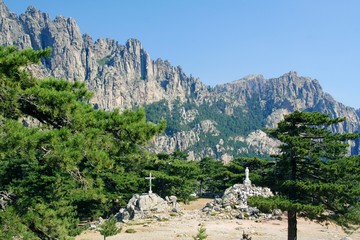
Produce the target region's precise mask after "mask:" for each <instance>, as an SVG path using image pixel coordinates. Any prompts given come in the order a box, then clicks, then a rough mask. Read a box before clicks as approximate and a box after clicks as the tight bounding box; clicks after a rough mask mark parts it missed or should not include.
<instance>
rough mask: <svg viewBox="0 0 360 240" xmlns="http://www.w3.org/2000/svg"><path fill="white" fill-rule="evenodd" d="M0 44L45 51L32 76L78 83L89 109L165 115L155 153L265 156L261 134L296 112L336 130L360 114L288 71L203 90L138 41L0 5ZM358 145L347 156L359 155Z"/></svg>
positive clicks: (355, 122)
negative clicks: (323, 118)
mask: <svg viewBox="0 0 360 240" xmlns="http://www.w3.org/2000/svg"><path fill="white" fill-rule="evenodd" d="M0 31H1V33H0V44H1V45H17V46H19V47H20V48H29V47H31V48H34V49H43V48H46V47H51V48H52V49H53V53H52V56H51V58H49V59H46V60H44V62H43V63H42V66H40V67H37V66H33V67H32V71H33V72H34V74H35V75H36V76H38V77H45V76H54V77H56V78H63V79H67V80H69V81H75V80H79V81H84V82H85V83H86V84H87V86H88V88H89V89H90V90H91V91H93V92H94V93H95V94H94V98H93V99H92V104H93V105H94V107H96V108H102V109H108V110H111V109H114V108H120V109H128V108H134V107H138V106H146V109H147V111H148V113H149V114H148V116H149V120H151V121H157V120H159V118H161V117H163V118H165V119H167V120H168V124H169V128H168V130H167V132H166V134H165V135H163V136H159V137H158V138H156V139H155V140H154V142H153V145H152V148H153V149H154V151H174V150H175V149H180V150H182V151H187V152H188V153H189V156H190V158H193V159H195V158H200V157H203V156H205V155H212V156H215V157H218V158H221V159H222V160H223V161H225V162H226V161H230V160H231V159H232V158H233V157H234V156H238V155H267V154H269V153H273V152H274V151H276V144H277V143H276V142H274V141H273V140H271V139H269V138H267V137H266V135H265V134H264V133H263V132H262V131H261V130H260V129H262V128H264V127H275V126H276V123H277V122H278V121H279V120H281V118H282V116H283V115H284V114H287V113H289V112H291V111H293V110H295V109H300V110H306V111H320V112H324V113H328V114H330V115H331V116H332V117H346V118H347V121H346V123H344V124H342V125H340V126H337V127H336V128H334V129H333V130H334V131H339V132H354V131H357V130H358V128H359V123H360V120H359V116H358V114H357V112H356V111H355V110H354V109H353V108H350V107H346V106H344V105H343V104H341V103H338V102H337V101H335V100H334V99H333V98H332V97H331V96H330V95H329V94H327V93H324V92H323V91H322V89H321V86H320V85H319V83H318V82H317V81H316V80H313V79H311V78H307V77H301V76H298V75H297V74H296V72H289V73H287V74H284V75H283V76H280V77H279V78H273V79H264V77H263V76H261V75H252V76H248V77H246V78H243V79H240V80H237V81H234V82H231V83H227V84H223V85H219V86H216V87H214V88H210V87H207V86H205V85H204V84H203V83H202V82H201V81H200V80H198V79H195V78H193V77H192V76H187V75H186V74H185V73H184V72H183V70H182V69H181V67H174V66H172V65H171V64H170V63H169V62H168V61H163V60H161V59H157V60H152V59H151V58H150V56H149V54H148V53H147V52H146V51H145V49H144V48H143V47H142V45H141V43H140V42H139V41H138V40H136V39H129V40H128V41H127V42H126V43H125V45H120V44H119V43H118V42H116V41H115V40H111V39H99V40H96V41H93V39H92V38H91V37H90V36H89V35H87V34H84V35H82V34H81V32H80V30H79V27H78V26H77V24H76V22H75V20H74V19H72V18H64V17H56V18H55V19H54V20H52V19H50V18H49V15H48V14H46V13H42V12H40V11H38V10H37V9H35V8H33V7H29V8H28V9H27V11H26V12H25V13H24V14H21V15H20V16H17V15H16V14H13V13H11V12H10V11H9V9H8V8H7V7H6V6H5V4H4V3H3V2H2V0H0ZM357 148H358V147H357V146H355V147H354V148H353V153H357Z"/></svg>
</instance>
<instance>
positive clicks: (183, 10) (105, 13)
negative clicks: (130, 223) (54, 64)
mask: <svg viewBox="0 0 360 240" xmlns="http://www.w3.org/2000/svg"><path fill="white" fill-rule="evenodd" d="M3 1H4V2H5V4H6V5H7V6H8V7H9V8H10V10H11V11H12V12H15V13H17V14H20V13H23V12H25V10H26V8H27V6H29V5H33V6H34V7H36V8H37V9H39V10H41V11H43V12H46V13H49V15H50V17H51V18H52V19H53V18H55V16H57V15H62V16H65V17H72V18H74V19H75V20H76V22H77V23H78V25H79V27H80V30H81V32H82V33H88V34H90V35H91V36H92V37H93V39H94V40H96V39H98V38H112V39H116V40H118V41H119V43H120V44H124V43H125V42H126V40H127V39H128V38H137V39H139V40H140V41H141V42H142V45H143V47H144V48H145V49H146V50H147V52H148V53H149V54H150V56H151V58H152V59H156V58H162V59H164V60H165V59H167V60H169V61H170V62H171V63H172V64H173V65H175V66H178V65H180V66H182V68H183V70H184V71H185V72H186V73H187V75H190V74H192V75H193V76H195V77H199V78H200V79H201V81H202V82H204V83H205V84H207V85H211V86H214V85H216V84H220V83H226V82H231V81H233V80H237V79H239V78H242V77H245V76H246V75H249V74H263V75H264V76H265V77H266V78H272V77H278V76H281V75H282V74H284V73H287V72H289V71H291V70H293V71H297V72H298V74H299V75H302V76H308V77H311V78H315V79H317V80H318V81H319V82H320V84H321V85H322V87H323V90H324V91H326V92H328V93H330V94H331V95H332V96H333V97H334V98H335V99H336V100H337V101H340V102H342V103H344V104H345V105H348V106H352V107H355V108H360V91H359V90H360V77H359V76H360V75H359V70H360V1H359V0H101V1H100V0H3Z"/></svg>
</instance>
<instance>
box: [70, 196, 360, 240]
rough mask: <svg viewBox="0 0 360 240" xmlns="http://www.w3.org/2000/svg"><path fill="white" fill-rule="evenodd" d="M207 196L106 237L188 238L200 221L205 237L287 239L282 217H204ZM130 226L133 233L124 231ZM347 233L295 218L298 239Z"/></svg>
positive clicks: (81, 239) (84, 237) (90, 236)
mask: <svg viewBox="0 0 360 240" xmlns="http://www.w3.org/2000/svg"><path fill="white" fill-rule="evenodd" d="M210 201H212V200H211V199H199V200H198V201H195V202H192V203H191V204H190V205H181V209H182V212H183V214H182V215H181V216H168V217H166V218H164V216H161V215H159V218H158V219H143V220H136V221H130V222H129V223H127V224H124V225H123V228H122V231H121V233H120V234H118V235H116V236H112V237H108V238H107V239H108V240H115V239H121V240H142V239H144V240H145V239H146V240H165V239H166V240H169V239H170V240H172V239H175V240H176V239H178V240H191V239H193V238H192V237H193V236H195V235H196V234H197V231H198V228H199V225H200V224H203V225H204V226H205V228H206V233H207V234H208V238H207V239H208V240H215V239H216V240H218V239H222V240H240V239H241V236H242V233H243V232H244V231H245V232H246V233H249V234H250V236H251V237H252V240H265V239H266V240H279V239H284V240H285V239H286V238H287V221H286V216H284V217H283V219H282V220H269V221H261V222H257V221H253V220H239V219H235V218H233V219H219V218H218V217H215V216H206V215H205V214H203V213H202V212H201V209H202V208H203V207H204V206H205V204H206V203H207V202H210ZM128 229H133V230H135V231H136V232H135V233H126V230H128ZM346 236H348V235H347V234H346V233H344V232H343V231H342V229H341V228H340V227H337V226H335V225H333V224H329V225H327V226H324V225H320V224H318V223H315V222H312V221H307V220H304V219H299V220H298V238H299V239H300V240H314V239H316V240H340V239H342V238H344V237H346ZM101 239H103V236H101V235H100V234H99V233H98V232H96V231H94V230H89V231H86V232H84V233H83V234H81V235H80V236H77V237H76V240H101ZM349 239H352V240H355V239H360V231H359V230H358V231H357V232H355V233H353V234H352V235H350V236H349Z"/></svg>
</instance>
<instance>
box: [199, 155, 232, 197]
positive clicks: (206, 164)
mask: <svg viewBox="0 0 360 240" xmlns="http://www.w3.org/2000/svg"><path fill="white" fill-rule="evenodd" d="M199 168H200V171H201V174H200V176H199V178H200V179H199V180H200V195H203V194H211V195H216V194H221V193H222V192H223V191H224V190H225V189H226V188H227V187H229V184H228V180H229V175H230V174H231V173H229V172H228V171H227V168H226V166H225V165H224V164H223V163H222V162H221V161H219V160H215V159H213V158H209V157H206V158H203V159H201V161H200V162H199Z"/></svg>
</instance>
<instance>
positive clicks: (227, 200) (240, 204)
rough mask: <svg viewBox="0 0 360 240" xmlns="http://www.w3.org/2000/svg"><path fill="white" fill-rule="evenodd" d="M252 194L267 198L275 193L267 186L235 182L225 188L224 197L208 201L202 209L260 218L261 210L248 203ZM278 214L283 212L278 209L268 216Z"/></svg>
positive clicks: (209, 212) (208, 212) (208, 211)
mask: <svg viewBox="0 0 360 240" xmlns="http://www.w3.org/2000/svg"><path fill="white" fill-rule="evenodd" d="M251 196H261V197H266V198H267V197H271V196H273V193H272V192H271V190H270V189H269V188H266V187H264V188H263V187H257V186H255V185H251V184H235V185H233V186H232V187H229V188H227V189H226V190H225V192H224V195H223V196H222V198H215V199H214V201H213V202H210V203H207V204H206V206H205V207H204V208H203V210H202V211H203V212H206V213H207V214H209V215H214V216H215V215H218V214H220V213H222V212H228V213H230V214H231V215H232V216H236V217H237V218H240V219H244V218H247V217H254V218H258V217H259V213H260V211H259V210H258V209H257V208H254V207H251V206H248V204H247V199H248V197H251ZM278 215H281V212H279V211H278V210H277V211H274V214H273V215H271V216H267V217H273V216H278Z"/></svg>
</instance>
